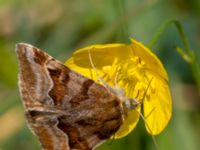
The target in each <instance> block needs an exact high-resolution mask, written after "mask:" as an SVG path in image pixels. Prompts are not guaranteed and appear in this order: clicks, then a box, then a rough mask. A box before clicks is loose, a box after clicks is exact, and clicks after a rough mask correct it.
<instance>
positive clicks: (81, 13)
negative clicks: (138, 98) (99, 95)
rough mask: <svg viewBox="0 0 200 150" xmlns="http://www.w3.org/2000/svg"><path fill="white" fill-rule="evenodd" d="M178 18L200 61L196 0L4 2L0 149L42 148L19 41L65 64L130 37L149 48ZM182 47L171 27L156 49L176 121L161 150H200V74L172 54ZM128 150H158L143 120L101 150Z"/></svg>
mask: <svg viewBox="0 0 200 150" xmlns="http://www.w3.org/2000/svg"><path fill="white" fill-rule="evenodd" d="M174 18H175V19H178V20H179V21H180V22H181V24H182V25H183V28H184V31H185V33H186V35H187V38H188V39H189V42H190V45H191V48H192V49H193V50H194V53H195V56H196V58H197V61H199V60H198V59H199V58H200V51H199V49H200V28H199V27H200V1H199V0H29V1H28V0H0V150H39V149H40V146H39V143H38V141H37V140H36V138H35V137H34V136H33V134H32V133H31V131H30V130H29V129H28V127H27V124H26V123H25V120H24V115H23V113H24V110H23V108H22V103H21V100H20V96H19V92H18V87H17V72H18V66H17V60H16V55H15V44H16V43H18V42H27V43H30V44H33V45H35V46H37V47H39V48H41V49H44V50H45V51H47V52H48V53H50V54H51V55H53V56H54V57H55V58H57V59H59V60H61V61H63V62H64V61H65V60H66V59H67V58H69V57H70V55H71V54H72V52H73V51H74V50H76V49H78V48H81V47H84V46H87V45H90V44H96V43H115V42H123V43H124V42H125V43H128V42H129V37H132V38H135V39H137V40H139V41H141V42H142V43H144V44H147V43H149V42H150V41H151V39H152V37H153V35H154V34H155V33H156V31H157V29H158V28H159V27H160V26H161V25H162V24H163V23H164V22H165V21H166V20H169V19H174ZM177 46H179V47H182V48H183V44H182V42H181V40H180V36H179V34H178V33H177V30H176V28H175V27H174V26H173V25H170V26H169V27H168V28H167V30H166V31H165V32H164V33H163V35H162V36H161V37H160V38H159V41H158V43H157V44H156V45H155V46H154V47H153V48H152V50H153V51H155V52H156V53H157V54H158V56H159V57H160V59H161V60H162V62H163V64H164V66H165V67H166V69H167V71H168V73H169V77H170V87H171V91H172V97H173V117H172V119H171V122H170V123H169V125H168V127H167V128H166V129H165V130H164V132H162V133H161V134H160V135H159V136H156V139H157V142H158V145H159V147H160V150H179V149H181V150H198V149H200V142H199V141H200V140H199V139H200V96H199V95H200V93H198V86H197V80H196V79H195V78H194V76H195V75H196V78H198V76H197V74H195V73H194V72H192V69H191V65H189V64H188V63H187V62H186V61H184V60H183V59H182V57H181V56H180V55H179V54H178V53H177V52H176V51H175V48H176V47H177ZM197 68H198V67H197ZM199 78H200V76H199ZM158 119H159V118H158ZM124 149H125V150H153V149H155V146H154V144H153V141H152V139H151V136H150V135H148V134H147V132H146V131H145V127H144V122H143V121H142V120H141V121H140V123H139V125H138V126H137V127H136V129H135V130H134V131H133V132H132V133H131V134H129V135H128V136H127V137H125V138H122V139H120V140H115V141H109V140H108V141H107V142H106V143H104V144H103V145H101V146H100V147H99V148H98V150H124Z"/></svg>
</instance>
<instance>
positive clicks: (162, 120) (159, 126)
mask: <svg viewBox="0 0 200 150" xmlns="http://www.w3.org/2000/svg"><path fill="white" fill-rule="evenodd" d="M151 85H152V86H153V87H154V90H155V91H154V92H152V93H151V94H150V99H149V100H147V99H145V101H144V104H143V108H144V109H143V111H144V117H145V120H146V123H147V124H146V129H147V131H148V132H149V133H150V134H152V135H157V134H159V133H160V132H162V131H163V129H164V128H165V127H166V126H167V124H168V122H169V120H170V118H171V115H172V101H171V95H170V91H169V87H168V85H167V83H166V81H165V80H163V79H158V78H153V80H152V83H151ZM155 87H156V88H155Z"/></svg>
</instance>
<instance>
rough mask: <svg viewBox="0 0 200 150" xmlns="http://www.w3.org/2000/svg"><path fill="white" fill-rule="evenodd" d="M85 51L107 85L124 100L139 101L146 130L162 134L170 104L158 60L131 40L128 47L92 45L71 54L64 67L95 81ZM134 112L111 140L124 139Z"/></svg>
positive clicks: (135, 115)
mask: <svg viewBox="0 0 200 150" xmlns="http://www.w3.org/2000/svg"><path fill="white" fill-rule="evenodd" d="M88 50H89V51H90V53H91V57H92V61H93V63H94V66H95V67H96V69H97V72H98V74H99V76H100V77H101V78H102V79H103V80H104V81H106V82H107V83H108V84H109V85H110V86H114V85H115V83H117V84H118V85H119V86H120V87H121V88H122V89H124V90H125V92H126V96H127V97H129V98H134V99H137V100H138V101H139V102H142V104H143V115H144V118H145V125H146V129H147V131H148V132H149V133H150V134H152V135H157V134H159V133H160V132H162V131H163V129H164V128H165V127H166V126H167V124H168V122H169V120H170V118H171V114H172V101H171V95H170V90H169V87H168V76H167V73H166V71H165V69H164V67H163V65H162V63H161V62H160V61H159V59H158V58H157V57H156V56H155V55H154V54H153V53H152V52H151V51H150V50H149V49H148V48H146V47H145V46H144V45H142V44H141V43H139V42H137V41H135V40H131V44H130V45H126V44H102V45H92V46H88V47H85V48H82V49H79V50H77V51H75V52H74V54H73V57H71V58H70V59H69V60H68V61H67V62H66V63H65V65H66V66H68V67H70V68H71V69H73V70H75V71H77V72H79V73H81V74H82V75H84V76H87V77H88V78H91V79H93V80H95V81H96V82H98V78H97V77H96V74H95V70H94V68H93V67H92V66H91V62H90V60H89V53H88ZM139 106H140V105H139ZM136 109H137V110H136ZM136 109H133V110H131V111H130V112H128V115H127V118H126V119H125V122H124V124H123V125H122V126H121V128H120V129H119V130H118V132H117V133H116V134H115V138H120V137H123V136H126V135H127V134H129V133H130V132H131V131H132V130H133V129H134V128H135V126H136V125H137V123H138V120H139V117H140V115H139V113H138V112H139V111H140V110H141V108H140V107H137V108H136Z"/></svg>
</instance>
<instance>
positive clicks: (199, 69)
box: [148, 20, 200, 92]
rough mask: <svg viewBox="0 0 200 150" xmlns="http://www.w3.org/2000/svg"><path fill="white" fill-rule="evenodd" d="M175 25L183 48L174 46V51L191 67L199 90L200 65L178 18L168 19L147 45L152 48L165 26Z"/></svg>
mask: <svg viewBox="0 0 200 150" xmlns="http://www.w3.org/2000/svg"><path fill="white" fill-rule="evenodd" d="M171 24H173V25H175V27H176V29H177V31H178V34H179V36H180V38H181V41H182V42H183V47H184V50H183V49H181V48H179V47H178V48H176V52H177V53H178V54H179V55H180V56H181V57H182V58H183V59H184V60H185V61H186V62H188V63H189V64H190V66H191V69H192V73H193V76H194V78H195V80H196V83H197V86H198V90H199V92H200V66H199V64H198V62H197V59H196V56H195V55H194V53H193V51H192V50H191V48H190V45H189V42H188V39H187V37H186V35H185V32H184V30H183V27H182V25H181V23H180V22H179V21H178V20H168V21H166V22H165V23H164V24H163V25H162V26H161V27H160V28H159V29H158V31H157V32H156V34H155V35H154V36H153V38H152V40H151V41H150V42H149V44H148V46H149V48H152V47H153V46H154V45H155V44H156V43H157V41H158V40H159V39H160V37H161V35H162V34H163V32H164V31H165V30H166V29H167V27H168V26H169V25H171Z"/></svg>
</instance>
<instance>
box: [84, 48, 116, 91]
mask: <svg viewBox="0 0 200 150" xmlns="http://www.w3.org/2000/svg"><path fill="white" fill-rule="evenodd" d="M88 56H89V60H90V64H91V66H92V68H93V69H94V72H95V74H96V76H97V78H98V80H99V81H100V82H101V83H102V84H103V85H104V86H105V87H106V88H107V89H109V90H110V91H111V92H113V89H112V88H111V87H110V86H109V85H108V84H107V83H106V82H105V81H104V80H103V79H102V78H101V77H100V75H99V74H98V71H97V69H96V67H95V65H94V62H93V60H92V56H91V53H90V49H88Z"/></svg>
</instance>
